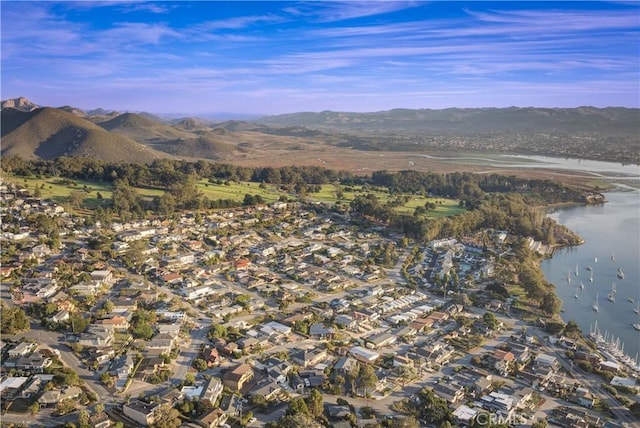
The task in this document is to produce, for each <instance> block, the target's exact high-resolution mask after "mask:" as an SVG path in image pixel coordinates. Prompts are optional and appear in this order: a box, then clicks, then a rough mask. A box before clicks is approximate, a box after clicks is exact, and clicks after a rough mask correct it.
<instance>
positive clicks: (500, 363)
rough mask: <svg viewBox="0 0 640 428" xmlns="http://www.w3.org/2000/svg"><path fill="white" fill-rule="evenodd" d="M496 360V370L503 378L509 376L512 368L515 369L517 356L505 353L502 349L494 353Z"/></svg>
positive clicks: (508, 352)
mask: <svg viewBox="0 0 640 428" xmlns="http://www.w3.org/2000/svg"><path fill="white" fill-rule="evenodd" d="M493 358H494V366H493V367H494V369H495V370H496V371H497V372H498V373H499V374H500V375H501V376H508V375H509V372H510V371H511V368H512V367H513V362H514V360H515V355H513V353H512V352H510V351H503V350H501V349H496V350H495V351H494V352H493Z"/></svg>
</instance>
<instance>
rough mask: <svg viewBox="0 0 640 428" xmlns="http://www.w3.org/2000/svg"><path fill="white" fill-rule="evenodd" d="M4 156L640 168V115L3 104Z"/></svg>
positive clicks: (583, 110) (589, 110)
mask: <svg viewBox="0 0 640 428" xmlns="http://www.w3.org/2000/svg"><path fill="white" fill-rule="evenodd" d="M1 115H2V130H1V135H2V152H1V154H2V156H12V155H19V156H21V157H23V158H42V159H51V158H55V157H58V156H92V157H96V158H99V159H103V160H106V161H120V160H126V161H135V162H150V161H152V160H154V159H158V158H162V157H171V158H175V157H178V158H186V159H190V160H192V159H210V160H219V161H227V162H238V161H248V160H255V161H256V162H257V163H260V162H262V163H266V164H269V162H270V159H271V160H273V159H277V158H280V159H279V160H280V161H282V158H283V157H286V156H287V155H288V154H289V153H291V152H297V153H298V154H299V153H300V151H308V152H309V153H311V151H316V152H317V151H324V152H326V151H332V152H336V151H339V150H347V149H348V150H369V151H370V150H377V151H409V152H425V151H440V152H442V151H471V152H472V151H492V152H500V153H521V154H532V153H533V154H547V155H556V156H564V157H582V158H592V159H601V160H615V161H621V162H632V163H638V162H640V137H639V136H640V110H639V109H630V108H602V109H601V108H594V107H579V108H553V109H550V108H533V107H531V108H518V107H511V108H478V109H462V108H453V109H444V110H429V109H420V110H410V109H394V110H388V111H381V112H372V113H350V112H334V111H323V112H319V113H312V112H303V113H293V114H285V115H277V116H265V117H261V118H258V119H255V120H253V121H241V120H229V121H224V122H220V121H212V120H209V119H206V118H195V117H182V118H173V119H170V118H163V117H159V116H156V115H153V114H149V113H129V112H125V113H120V112H115V111H108V110H104V109H95V110H88V111H85V110H82V109H79V108H76V107H72V106H64V107H59V108H52V107H42V106H39V105H37V104H35V103H33V102H31V101H29V100H28V99H26V98H23V97H21V98H15V99H11V100H6V101H3V102H2V114H1Z"/></svg>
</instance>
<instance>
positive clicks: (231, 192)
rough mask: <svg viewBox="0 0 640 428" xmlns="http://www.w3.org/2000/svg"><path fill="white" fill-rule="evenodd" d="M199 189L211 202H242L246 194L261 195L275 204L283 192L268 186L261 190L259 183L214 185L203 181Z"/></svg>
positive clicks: (199, 183) (200, 182) (199, 184)
mask: <svg viewBox="0 0 640 428" xmlns="http://www.w3.org/2000/svg"><path fill="white" fill-rule="evenodd" d="M198 189H199V190H200V191H201V192H202V193H203V194H204V195H205V196H206V197H207V198H209V199H210V200H215V199H232V200H234V201H238V202H241V201H242V200H243V199H244V195H245V194H247V193H248V194H251V195H259V196H261V197H262V198H263V199H264V200H265V201H267V202H275V201H277V200H278V198H279V197H280V195H282V194H283V192H280V191H278V190H276V189H274V188H273V186H270V185H267V186H266V188H265V189H262V188H260V184H259V183H249V182H242V183H231V182H230V183H229V184H228V185H227V184H213V183H209V181H208V180H206V179H203V180H200V181H199V182H198Z"/></svg>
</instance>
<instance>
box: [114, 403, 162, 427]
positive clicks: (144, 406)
mask: <svg viewBox="0 0 640 428" xmlns="http://www.w3.org/2000/svg"><path fill="white" fill-rule="evenodd" d="M159 411H160V403H145V402H144V401H141V400H133V401H130V402H128V403H126V404H124V405H123V406H122V413H124V415H125V416H127V417H128V418H130V419H133V420H134V421H135V422H137V423H139V424H140V425H143V426H149V425H151V424H152V423H153V422H154V421H155V418H156V414H157V413H158V412H159Z"/></svg>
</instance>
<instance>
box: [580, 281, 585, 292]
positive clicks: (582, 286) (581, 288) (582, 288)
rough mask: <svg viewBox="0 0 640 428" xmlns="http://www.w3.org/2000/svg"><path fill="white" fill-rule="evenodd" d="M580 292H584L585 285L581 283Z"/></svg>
mask: <svg viewBox="0 0 640 428" xmlns="http://www.w3.org/2000/svg"><path fill="white" fill-rule="evenodd" d="M580 290H584V283H583V282H582V281H580Z"/></svg>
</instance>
